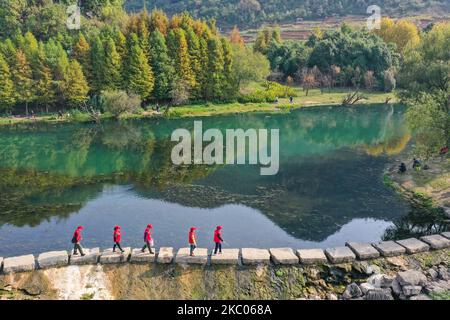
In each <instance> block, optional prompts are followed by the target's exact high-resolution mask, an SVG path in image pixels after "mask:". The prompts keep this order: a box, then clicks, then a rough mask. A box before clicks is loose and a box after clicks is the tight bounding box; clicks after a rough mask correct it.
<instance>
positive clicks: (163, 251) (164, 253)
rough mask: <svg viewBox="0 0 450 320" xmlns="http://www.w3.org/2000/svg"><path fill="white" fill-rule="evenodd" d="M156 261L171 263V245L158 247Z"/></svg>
mask: <svg viewBox="0 0 450 320" xmlns="http://www.w3.org/2000/svg"><path fill="white" fill-rule="evenodd" d="M156 261H157V262H158V263H172V261H173V248H172V247H162V248H159V252H158V258H157V259H156Z"/></svg>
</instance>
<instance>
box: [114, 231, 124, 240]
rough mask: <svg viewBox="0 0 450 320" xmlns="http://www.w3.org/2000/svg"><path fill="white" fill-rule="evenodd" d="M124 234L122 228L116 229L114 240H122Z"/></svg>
mask: <svg viewBox="0 0 450 320" xmlns="http://www.w3.org/2000/svg"><path fill="white" fill-rule="evenodd" d="M121 239H122V235H121V234H120V229H116V230H114V242H120V240H121Z"/></svg>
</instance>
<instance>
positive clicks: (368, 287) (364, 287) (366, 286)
mask: <svg viewBox="0 0 450 320" xmlns="http://www.w3.org/2000/svg"><path fill="white" fill-rule="evenodd" d="M359 288H360V289H361V292H362V293H363V294H367V292H369V291H370V290H373V289H376V288H375V287H374V286H373V285H371V284H370V283H367V282H364V283H361V284H360V285H359Z"/></svg>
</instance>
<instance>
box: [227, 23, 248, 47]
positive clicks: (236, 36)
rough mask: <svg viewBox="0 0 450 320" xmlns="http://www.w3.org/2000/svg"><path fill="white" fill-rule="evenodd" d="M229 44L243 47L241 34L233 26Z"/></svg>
mask: <svg viewBox="0 0 450 320" xmlns="http://www.w3.org/2000/svg"><path fill="white" fill-rule="evenodd" d="M230 42H231V43H233V44H237V45H239V46H241V47H243V46H244V45H245V43H244V39H243V38H242V36H241V33H240V31H239V29H238V27H237V26H234V28H233V30H231V33H230Z"/></svg>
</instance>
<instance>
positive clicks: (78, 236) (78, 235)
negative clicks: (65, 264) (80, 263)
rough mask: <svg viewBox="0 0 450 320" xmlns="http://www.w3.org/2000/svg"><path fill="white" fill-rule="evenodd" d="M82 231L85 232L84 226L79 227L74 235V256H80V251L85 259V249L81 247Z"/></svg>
mask: <svg viewBox="0 0 450 320" xmlns="http://www.w3.org/2000/svg"><path fill="white" fill-rule="evenodd" d="M81 230H83V226H78V228H77V229H76V230H75V232H74V233H73V237H72V243H73V255H74V256H76V255H78V250H80V253H81V256H83V257H84V253H83V248H82V247H81V244H80V242H81Z"/></svg>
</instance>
